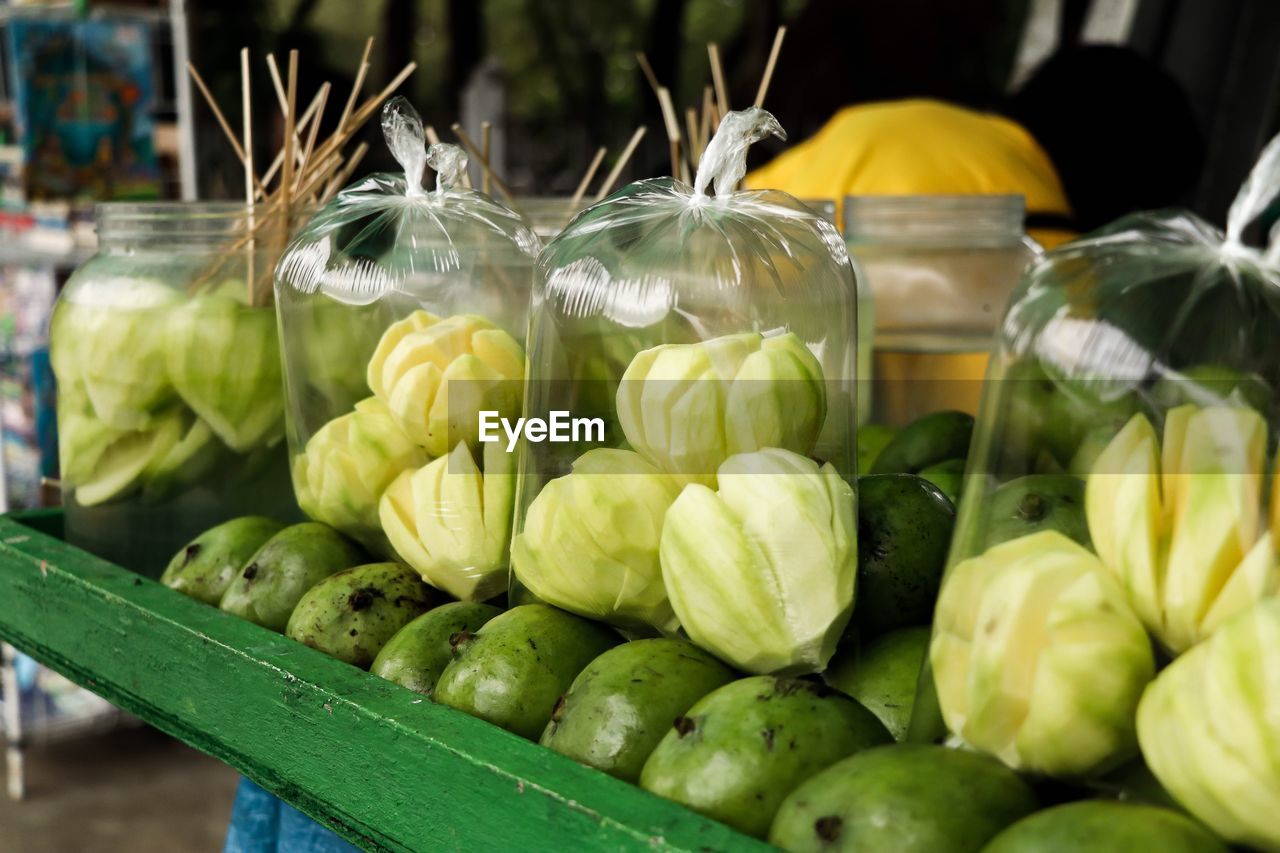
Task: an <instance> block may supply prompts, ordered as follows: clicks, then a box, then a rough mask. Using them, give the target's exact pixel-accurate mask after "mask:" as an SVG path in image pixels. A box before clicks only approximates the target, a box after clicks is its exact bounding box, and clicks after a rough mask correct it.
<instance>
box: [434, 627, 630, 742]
mask: <svg viewBox="0 0 1280 853" xmlns="http://www.w3.org/2000/svg"><path fill="white" fill-rule="evenodd" d="M621 639H622V638H621V637H619V636H618V635H617V634H616V633H614V632H613V631H612V630H610V629H609V628H607V627H605V626H604V625H601V624H599V623H596V622H590V621H588V620H586V619H583V618H581V617H579V616H573V615H571V614H569V613H565V612H564V611H563V610H558V609H556V608H554V607H551V606H549V605H546V604H524V605H521V606H519V607H513V608H511V609H510V610H508V611H507V612H506V613H503V614H502V615H501V616H495V617H494V618H493V619H490V620H489V621H488V622H487V623H485V625H484V627H482V628H481V629H480V630H479V631H477V632H475V634H474V635H473V636H463V637H460V638H458V641H457V642H455V643H454V658H453V660H452V661H451V662H450V663H449V665H448V666H447V667H445V670H444V672H443V673H441V675H440V680H439V681H438V682H436V690H435V700H436V701H437V702H440V703H441V704H444V705H448V706H449V707H451V708H457V709H458V710H459V711H465V712H466V713H468V714H470V715H471V716H473V717H479V718H480V719H482V720H488V721H489V722H491V723H493V724H494V725H495V726H500V727H502V728H504V729H506V730H507V731H509V732H514V733H516V734H518V735H520V736H521V737H525V738H528V739H530V740H534V739H536V738H537V737H538V736H539V735H541V734H542V730H543V729H545V728H546V727H547V723H549V722H551V713H552V711H553V710H554V708H555V704H556V701H557V700H558V699H559V698H560V696H561V694H563V693H564V692H565V691H566V690H568V689H569V686H570V685H571V684H573V680H574V679H575V678H577V677H578V673H580V672H581V671H582V670H583V668H584V667H586V665H587V664H589V663H591V661H592V660H594V659H595V658H597V657H599V656H600V655H601V654H603V653H604V652H605V651H606V650H608V649H610V648H613V647H614V646H615V645H617V644H618V643H619V642H620V641H621Z"/></svg>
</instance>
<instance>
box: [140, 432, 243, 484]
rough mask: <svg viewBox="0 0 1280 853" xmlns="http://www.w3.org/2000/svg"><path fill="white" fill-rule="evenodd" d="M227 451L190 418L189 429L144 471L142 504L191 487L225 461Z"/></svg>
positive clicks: (212, 435) (214, 436)
mask: <svg viewBox="0 0 1280 853" xmlns="http://www.w3.org/2000/svg"><path fill="white" fill-rule="evenodd" d="M227 456H228V454H227V449H226V445H224V444H223V443H222V442H221V441H219V440H218V437H217V436H216V435H214V433H213V429H212V428H211V427H210V426H209V424H207V423H206V422H205V421H203V420H201V419H200V418H198V417H195V416H192V417H191V419H190V426H188V427H187V429H186V432H185V433H183V435H182V437H181V438H180V439H178V442H177V444H175V445H173V447H171V448H170V449H169V451H168V452H167V453H165V454H164V455H163V456H160V457H158V458H157V459H156V460H155V461H154V463H153V464H152V465H150V466H149V467H148V468H147V470H146V472H145V473H146V477H145V480H146V482H145V483H143V486H142V498H143V500H144V501H148V502H150V503H155V502H158V501H162V500H166V499H167V498H169V497H170V496H171V495H172V494H173V493H174V492H177V491H180V490H182V489H184V488H187V487H190V486H193V485H195V484H197V483H199V482H200V481H202V480H203V479H205V477H207V476H208V475H209V474H210V473H212V472H213V471H214V469H215V468H217V466H218V464H219V463H220V462H223V461H225V460H226V459H227Z"/></svg>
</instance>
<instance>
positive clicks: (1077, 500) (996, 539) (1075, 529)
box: [982, 474, 1092, 548]
mask: <svg viewBox="0 0 1280 853" xmlns="http://www.w3.org/2000/svg"><path fill="white" fill-rule="evenodd" d="M982 526H983V547H984V548H990V547H991V546H992V545H998V544H999V543H1001V542H1008V541H1009V540H1010V539H1017V538H1018V537H1020V536H1026V535H1027V534H1028V533H1035V532H1037V531H1040V530H1056V531H1058V532H1059V533H1061V534H1062V535H1063V536H1066V537H1067V538H1068V539H1071V540H1072V541H1074V542H1079V543H1080V544H1081V545H1083V546H1084V547H1086V548H1088V547H1090V546H1091V544H1092V543H1091V542H1090V540H1089V525H1088V523H1087V522H1086V521H1085V511H1084V480H1081V479H1080V478H1078V477H1073V476H1071V475H1070V474H1029V475H1027V476H1026V477H1018V478H1017V479H1015V480H1010V481H1009V482H1007V483H1003V484H1001V485H1000V486H999V487H997V488H996V490H995V491H993V492H992V493H991V495H990V497H989V498H987V499H986V500H985V501H983V505H982Z"/></svg>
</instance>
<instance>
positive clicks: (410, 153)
mask: <svg viewBox="0 0 1280 853" xmlns="http://www.w3.org/2000/svg"><path fill="white" fill-rule="evenodd" d="M382 135H383V137H384V138H385V139H386V140H387V147H388V148H390V149H391V156H393V157H395V158H396V162H397V163H399V164H400V167H401V168H402V169H404V183H405V194H406V195H410V196H415V195H422V194H423V192H424V190H423V189H422V173H423V171H424V170H425V168H426V165H427V150H426V148H427V135H426V132H425V131H424V130H423V129H422V117H421V116H419V115H418V111H417V110H415V109H414V108H413V105H412V104H410V103H409V101H408V99H406V98H405V97H404V96H402V95H397V96H395V97H394V98H392V99H391V100H389V101H387V102H386V104H384V105H383V107H382Z"/></svg>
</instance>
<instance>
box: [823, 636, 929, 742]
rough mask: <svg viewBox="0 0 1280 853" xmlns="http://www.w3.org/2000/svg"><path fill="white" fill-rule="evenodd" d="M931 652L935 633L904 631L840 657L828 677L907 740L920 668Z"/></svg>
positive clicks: (854, 646)
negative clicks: (930, 643) (931, 642)
mask: <svg viewBox="0 0 1280 853" xmlns="http://www.w3.org/2000/svg"><path fill="white" fill-rule="evenodd" d="M928 652H929V628H928V627H927V626H923V625H919V626H915V627H911V628H899V629H898V630H896V631H890V632H889V633H887V634H881V635H880V636H879V637H876V638H875V639H873V640H871V641H869V642H867V643H862V644H853V643H850V644H847V645H846V646H844V647H842V648H841V649H840V650H839V651H837V652H836V656H835V657H834V658H832V659H831V664H830V665H829V666H828V667H827V671H826V672H824V673H823V674H822V678H823V680H824V681H826V682H827V684H830V685H831V686H832V687H834V688H835V689H836V690H839V691H840V692H841V693H843V694H845V695H846V696H851V697H853V698H854V699H857V700H858V701H859V702H861V703H862V704H863V705H865V706H866V708H867V710H869V711H870V712H871V713H873V714H875V715H876V716H877V717H878V718H879V719H880V722H882V723H884V726H885V728H887V729H888V730H889V734H891V735H893V739H894V740H898V741H900V740H902V739H904V738H905V737H906V734H907V728H908V727H909V725H910V723H911V710H912V708H914V707H915V700H916V690H917V687H918V685H919V682H920V668H921V667H922V666H924V659H925V656H926V655H927V654H928Z"/></svg>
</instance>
